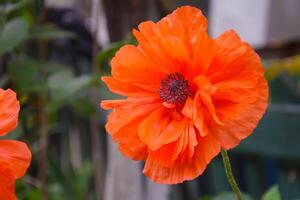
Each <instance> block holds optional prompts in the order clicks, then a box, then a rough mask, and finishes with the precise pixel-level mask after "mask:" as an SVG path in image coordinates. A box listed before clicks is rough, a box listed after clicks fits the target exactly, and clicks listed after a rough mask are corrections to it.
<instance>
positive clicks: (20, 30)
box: [0, 18, 28, 55]
mask: <svg viewBox="0 0 300 200" xmlns="http://www.w3.org/2000/svg"><path fill="white" fill-rule="evenodd" d="M27 35H28V24H27V23H26V21H25V20H23V19H22V18H14V19H12V20H11V21H9V22H7V23H6V24H5V25H4V28H3V30H2V32H1V34H0V55H1V54H3V53H7V52H10V51H12V50H13V49H14V48H15V47H17V46H18V45H19V44H20V43H21V42H22V41H23V40H24V39H26V37H27Z"/></svg>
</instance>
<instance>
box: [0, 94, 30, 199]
mask: <svg viewBox="0 0 300 200" xmlns="http://www.w3.org/2000/svg"><path fill="white" fill-rule="evenodd" d="M19 111H20V104H19V101H18V100H17V98H16V94H15V93H14V92H13V91H12V90H10V89H8V90H3V89H0V136H4V135H6V134H7V133H8V132H10V131H12V130H13V129H15V128H16V127H17V124H18V116H19ZM30 161H31V152H30V150H29V149H28V147H27V145H26V144H25V143H23V142H19V141H14V140H4V139H3V140H0V199H1V200H16V199H17V197H16V195H15V181H16V179H18V178H20V177H22V176H24V174H25V172H26V170H27V168H28V166H29V164H30Z"/></svg>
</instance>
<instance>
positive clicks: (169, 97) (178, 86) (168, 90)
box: [159, 72, 194, 104]
mask: <svg viewBox="0 0 300 200" xmlns="http://www.w3.org/2000/svg"><path fill="white" fill-rule="evenodd" d="M159 95H160V98H161V99H162V100H163V101H164V102H167V103H176V104H184V103H185V101H186V99H187V98H188V97H189V96H193V95H194V91H193V89H192V88H191V86H190V84H189V82H188V81H187V80H185V79H184V77H183V76H182V74H180V73H178V72H176V73H172V74H169V75H168V76H167V77H166V78H164V79H163V80H162V81H161V84H160V87H159Z"/></svg>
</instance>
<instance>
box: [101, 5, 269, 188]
mask: <svg viewBox="0 0 300 200" xmlns="http://www.w3.org/2000/svg"><path fill="white" fill-rule="evenodd" d="M207 25H208V24H207V20H206V18H205V17H204V16H203V15H202V13H201V11H200V10H199V9H197V8H194V7H190V6H184V7H181V8H179V9H177V10H175V11H174V12H173V13H172V14H170V15H168V16H166V17H165V18H163V19H162V20H160V21H159V22H157V23H154V22H151V21H147V22H143V23H141V24H140V25H139V27H138V30H133V34H134V36H135V37H136V39H137V41H138V45H137V46H134V45H125V46H124V47H122V48H121V49H120V50H119V51H118V52H117V53H116V55H115V57H114V58H113V59H112V61H111V66H112V77H103V78H102V80H103V81H104V82H105V83H106V85H107V86H108V87H109V89H110V90H111V91H112V92H114V93H117V94H119V95H122V96H125V97H127V98H126V99H122V100H106V101H102V103H101V106H102V108H104V109H112V112H111V113H110V115H109V117H108V122H107V124H106V130H107V132H108V133H110V134H111V135H112V137H113V139H114V140H115V141H116V142H117V143H118V144H119V148H120V150H121V151H122V152H123V153H124V155H126V156H127V157H129V158H132V159H134V160H143V161H145V162H146V163H145V167H144V171H143V172H144V174H145V175H147V176H148V177H149V178H151V179H152V180H154V181H155V182H157V183H168V184H175V183H180V182H182V181H185V180H190V179H193V178H195V177H197V176H199V175H200V174H201V173H202V172H203V171H204V170H205V168H206V166H207V165H208V164H209V163H210V161H211V159H212V158H214V157H215V156H216V155H217V154H218V153H219V152H220V150H221V148H224V149H225V150H228V149H231V148H233V147H235V146H237V145H238V144H239V143H240V141H241V140H242V139H244V138H246V137H247V136H249V135H250V134H251V133H252V131H253V129H254V128H255V127H256V126H257V124H258V122H259V120H260V119H261V117H262V115H263V114H264V112H265V110H266V107H267V101H268V86H267V82H266V80H265V78H264V70H263V67H262V64H261V61H260V58H259V57H258V55H257V54H256V53H255V52H254V50H253V49H252V48H251V46H250V45H249V44H248V43H246V42H244V41H242V40H241V39H240V38H239V36H238V35H237V34H236V33H235V32H234V31H233V30H230V31H226V32H225V33H223V34H222V35H220V36H219V37H218V38H216V39H212V38H211V37H210V36H209V35H208V33H207Z"/></svg>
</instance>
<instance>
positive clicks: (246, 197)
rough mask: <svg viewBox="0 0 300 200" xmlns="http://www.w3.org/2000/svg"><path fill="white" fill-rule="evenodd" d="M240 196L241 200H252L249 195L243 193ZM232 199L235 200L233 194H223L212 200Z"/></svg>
mask: <svg viewBox="0 0 300 200" xmlns="http://www.w3.org/2000/svg"><path fill="white" fill-rule="evenodd" d="M242 195H243V200H252V198H251V197H250V196H249V195H247V194H245V193H243V194H242ZM233 199H236V196H235V194H234V193H233V192H223V193H221V194H219V195H217V196H216V197H214V198H213V200H233Z"/></svg>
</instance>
